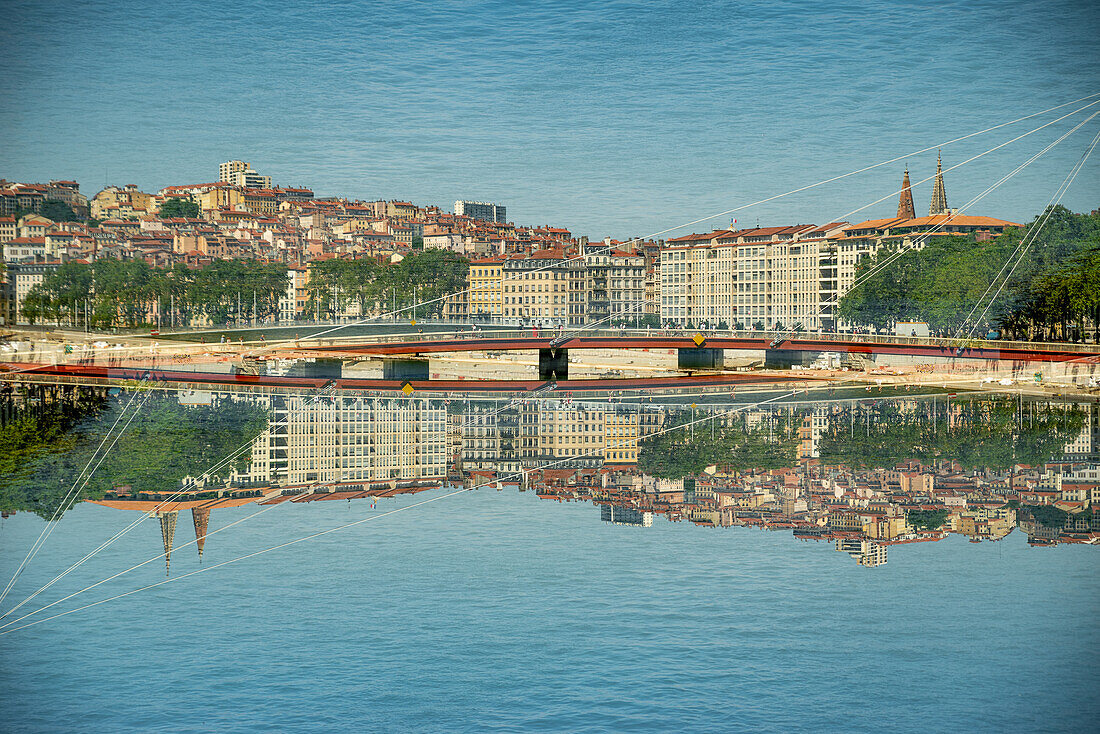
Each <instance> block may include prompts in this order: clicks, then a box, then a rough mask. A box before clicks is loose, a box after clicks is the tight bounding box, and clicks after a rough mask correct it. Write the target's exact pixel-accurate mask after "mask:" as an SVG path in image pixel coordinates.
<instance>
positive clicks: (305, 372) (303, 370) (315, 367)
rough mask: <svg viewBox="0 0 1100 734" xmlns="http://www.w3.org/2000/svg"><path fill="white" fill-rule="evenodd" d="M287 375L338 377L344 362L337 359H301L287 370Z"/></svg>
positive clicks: (340, 374) (342, 369) (342, 370)
mask: <svg viewBox="0 0 1100 734" xmlns="http://www.w3.org/2000/svg"><path fill="white" fill-rule="evenodd" d="M286 374H287V376H288V377H328V378H332V379H339V378H340V377H342V376H343V374H344V362H343V360H339V359H318V360H316V361H314V362H306V361H301V362H298V363H297V364H295V365H294V366H292V367H291V368H290V369H289V370H287V373H286Z"/></svg>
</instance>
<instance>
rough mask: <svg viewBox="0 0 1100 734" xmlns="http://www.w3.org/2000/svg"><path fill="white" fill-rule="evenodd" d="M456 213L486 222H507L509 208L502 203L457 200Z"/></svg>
mask: <svg viewBox="0 0 1100 734" xmlns="http://www.w3.org/2000/svg"><path fill="white" fill-rule="evenodd" d="M455 214H457V215H458V216H460V217H463V216H465V217H470V218H471V219H480V220H482V221H484V222H502V223H503V222H507V221H508V210H507V208H506V207H504V206H502V205H500V204H490V203H488V202H485V201H464V200H463V201H456V202H455Z"/></svg>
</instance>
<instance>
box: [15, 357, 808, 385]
mask: <svg viewBox="0 0 1100 734" xmlns="http://www.w3.org/2000/svg"><path fill="white" fill-rule="evenodd" d="M12 366H17V367H18V368H19V369H20V371H19V372H16V373H9V374H8V375H5V374H4V373H0V379H5V378H6V379H11V380H18V379H31V380H33V379H36V378H43V377H46V378H61V379H70V380H88V381H105V382H127V381H130V382H132V381H142V380H148V381H150V382H153V383H160V384H178V385H209V386H211V387H219V386H224V387H229V386H233V387H249V386H255V387H275V388H290V389H302V390H316V389H320V388H322V387H324V386H325V385H326V384H328V383H329V382H330V381H331V379H330V378H325V377H286V376H277V375H260V376H257V375H243V374H227V373H224V372H201V371H188V370H173V369H170V368H168V369H162V368H158V367H109V366H103V365H81V364H76V365H71V364H70V365H36V364H24V365H12ZM406 382H408V383H409V384H410V385H412V387H413V389H414V390H417V391H427V392H529V391H533V390H537V389H539V388H545V387H547V386H548V384H549V383H548V382H547V381H545V380H479V379H469V380H408V381H405V380H382V379H370V378H357V377H341V378H336V379H335V383H336V384H335V386H336V387H337V388H338V389H341V390H381V391H388V390H393V391H397V390H400V389H401V388H402V387H403V386H404V385H405V383H406ZM779 382H783V383H792V382H807V383H809V382H814V379H813V378H808V377H801V376H795V375H791V376H787V375H774V374H761V373H752V372H742V373H732V374H731V373H721V374H716V373H708V374H696V375H681V376H675V377H639V378H611V379H580V380H559V381H557V383H556V385H557V389H558V390H561V391H585V390H595V391H603V390H646V389H662V388H664V389H675V388H691V387H716V388H717V387H723V386H729V387H735V386H737V385H760V384H770V383H779Z"/></svg>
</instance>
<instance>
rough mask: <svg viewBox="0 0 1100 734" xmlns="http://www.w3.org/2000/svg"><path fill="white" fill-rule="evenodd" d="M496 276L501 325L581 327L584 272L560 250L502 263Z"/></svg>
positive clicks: (582, 321) (582, 264)
mask: <svg viewBox="0 0 1100 734" xmlns="http://www.w3.org/2000/svg"><path fill="white" fill-rule="evenodd" d="M472 269H473V268H472V267H471V270H472ZM500 273H501V299H502V303H501V311H502V315H503V320H504V322H505V323H514V324H536V325H541V326H544V327H552V326H575V325H580V324H583V323H584V320H585V270H584V263H583V262H582V261H580V260H578V259H573V258H570V257H569V256H567V255H566V254H565V252H564V251H563V250H538V251H535V252H532V253H531V254H530V255H529V256H527V257H524V258H509V259H505V260H504V261H503V262H502V263H501V269H500ZM471 285H472V283H471ZM490 292H491V291H490ZM472 294H473V291H472V289H471V295H472ZM473 313H475V312H474V311H473V301H472V300H471V314H473Z"/></svg>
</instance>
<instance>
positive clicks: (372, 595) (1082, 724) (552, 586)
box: [0, 490, 1100, 732]
mask: <svg viewBox="0 0 1100 734" xmlns="http://www.w3.org/2000/svg"><path fill="white" fill-rule="evenodd" d="M438 494H439V492H435V493H422V494H419V495H415V496H412V497H407V496H406V497H397V498H394V499H389V500H380V501H379V503H378V506H377V508H376V509H374V510H372V509H371V508H370V506H369V504H368V503H366V502H352V503H344V502H322V503H310V504H302V505H297V504H284V505H280V506H277V507H275V508H274V509H273V510H272V511H271V512H268V513H266V514H265V515H264V516H262V517H259V518H256V519H255V520H254V521H250V522H246V523H243V524H241V525H240V526H238V527H235V528H232V529H230V530H227V531H226V532H224V533H221V534H217V535H212V536H210V537H208V539H207V543H206V554H205V559H204V561H203V563H204V564H205V566H211V565H213V564H216V563H218V562H220V561H223V560H227V559H229V558H234V557H236V556H238V555H241V554H243V553H247V552H250V551H253V550H258V549H261V548H264V547H268V546H270V545H274V544H276V543H279V542H282V541H285V540H289V539H291V538H296V537H300V536H302V535H306V534H308V533H310V532H311V531H316V530H321V529H325V528H329V527H334V526H336V525H339V524H342V523H345V522H349V521H352V520H355V519H358V518H361V517H366V516H368V515H371V514H378V513H381V512H383V511H386V510H389V509H391V508H394V507H398V506H404V505H406V504H410V503H413V502H418V501H422V500H423V499H425V498H429V497H432V496H438ZM251 511H253V510H252V509H251V508H246V509H244V510H235V511H220V512H215V513H214V514H213V516H212V519H211V525H210V530H211V531H214V530H216V529H217V528H218V527H223V526H224V525H225V524H227V523H228V522H232V521H233V520H236V519H237V518H239V517H241V516H243V514H244V513H247V512H251ZM135 515H136V513H130V512H118V511H112V510H108V509H106V508H102V507H98V506H92V505H83V506H80V507H78V508H77V509H75V510H74V511H73V512H71V513H69V515H67V516H66V520H65V522H64V523H62V524H61V525H60V526H58V528H57V531H56V532H55V533H54V535H53V536H52V538H51V540H50V542H49V543H48V544H47V545H46V546H45V549H44V550H43V552H42V553H41V554H40V555H39V556H38V558H37V559H36V561H35V565H34V568H33V569H32V570H31V571H29V572H28V573H27V574H26V575H25V576H24V578H23V580H22V581H21V583H20V585H19V587H17V589H16V591H23V592H24V593H23V594H17V593H15V594H13V597H15V598H22V596H25V594H26V593H29V591H30V590H32V589H33V588H37V587H38V585H40V584H41V583H43V582H44V581H46V580H48V578H50V577H52V574H53V573H56V571H57V570H58V569H60V568H64V567H65V566H67V565H68V564H69V563H71V562H72V561H74V560H76V559H77V558H79V557H80V555H81V554H83V553H84V552H86V551H87V550H89V549H91V548H92V547H93V546H94V545H95V544H97V543H98V542H99V541H100V540H102V539H103V538H104V537H106V536H107V535H108V534H109V533H111V532H112V531H114V530H117V529H120V528H121V527H122V526H123V525H124V524H126V523H128V522H129V521H130V520H131V518H132V517H134V516H135ZM40 529H41V521H39V520H38V519H36V518H34V517H33V516H30V515H27V514H20V515H16V516H14V517H11V518H8V519H7V520H5V521H4V524H3V531H2V535H0V541H2V548H3V552H2V553H0V572H2V574H3V576H4V578H7V577H8V575H9V574H10V572H11V568H12V565H13V555H14V554H13V553H11V552H10V551H11V549H12V548H13V547H15V548H26V547H27V546H29V544H30V543H31V542H33V538H34V537H35V536H37V534H38V531H39V530H40ZM189 536H190V528H189V527H186V523H184V522H181V523H180V526H179V530H178V532H177V536H176V537H177V541H176V544H177V551H176V552H175V553H174V554H173V559H172V574H173V576H179V575H182V574H184V573H187V572H189V571H192V570H195V569H197V568H199V562H198V559H197V557H196V554H195V551H194V546H191V547H188V548H182V549H181V548H179V547H178V546H179V545H180V543H181V538H182V539H185V540H186V539H189ZM160 540H161V539H160V533H159V528H158V526H157V523H156V521H155V520H146V521H145V522H144V523H143V524H142V525H141V526H139V528H138V529H137V530H136V531H134V532H132V533H130V534H129V535H127V536H125V537H124V538H123V540H122V541H120V542H119V543H118V544H117V545H116V546H114V548H113V549H112V550H111V551H110V552H109V553H106V554H104V556H103V557H102V558H101V557H97V558H95V559H93V560H92V561H90V562H89V563H88V564H87V565H86V566H85V567H83V568H82V569H80V571H79V572H77V573H74V574H73V579H74V581H73V583H72V584H69V583H68V582H69V579H66V580H65V581H63V582H62V583H61V584H59V585H58V587H57V590H58V591H60V589H61V587H62V586H65V587H66V589H75V588H78V587H79V586H82V585H83V584H84V583H86V582H87V580H88V579H98V578H102V577H104V576H106V575H108V573H110V572H113V571H115V570H119V569H121V568H124V567H126V566H128V565H130V564H132V563H134V562H136V561H137V560H144V559H145V558H149V557H152V556H155V555H156V554H157V553H158V552H159V549H160ZM1095 570H1096V558H1095V551H1094V549H1092V548H1086V547H1074V546H1058V547H1056V548H1048V549H1031V548H1028V547H1027V546H1026V544H1025V540H1024V536H1023V534H1022V533H1019V532H1016V533H1013V534H1012V535H1010V536H1009V537H1008V538H1007V539H1006V540H1004V541H1001V542H998V543H982V544H979V545H973V544H968V543H966V542H965V540H964V539H962V538H960V537H958V536H952V537H950V538H948V539H946V540H944V541H941V542H939V543H926V544H917V545H909V546H901V547H897V548H894V549H893V550H892V552H891V556H890V562H889V564H887V565H886V566H882V567H879V568H876V569H866V568H862V567H859V566H857V565H856V564H855V563H853V562H852V560H851V559H850V558H848V556H847V555H845V554H843V553H837V552H835V551H834V550H833V549H832V546H831V544H828V543H813V542H796V541H794V540H793V539H792V537H791V536H790V534H789V533H783V532H765V531H759V530H756V531H754V530H748V529H744V528H725V529H703V528H698V527H696V526H694V525H691V524H690V523H678V524H674V523H668V522H665V521H663V520H660V519H659V520H658V522H657V523H655V524H654V526H653V527H651V528H635V527H619V526H611V525H605V524H603V523H601V522H600V520H599V510H598V508H595V507H593V506H591V505H588V504H580V503H564V504H559V503H557V502H548V501H543V500H539V499H537V498H536V497H535V496H534V495H533V494H532V493H530V492H528V493H526V494H520V493H517V492H515V491H514V490H506V491H503V492H496V491H487V490H480V491H478V492H474V493H466V494H461V495H458V496H455V497H450V498H447V499H442V500H440V501H438V502H435V503H432V504H429V505H425V506H422V507H417V508H413V509H410V510H408V511H405V512H401V513H398V514H395V515H391V516H388V517H384V518H380V519H379V520H377V521H376V522H369V523H365V524H363V525H360V526H358V527H355V528H352V529H349V530H347V531H343V532H341V533H335V534H331V535H327V536H324V537H321V538H318V539H316V540H313V541H309V542H307V543H302V544H300V545H297V546H294V547H292V548H287V549H283V550H279V551H275V552H272V553H270V554H267V555H265V556H260V557H257V558H253V559H250V560H247V561H242V562H241V563H239V564H237V565H232V566H227V567H224V568H220V569H214V570H212V571H210V572H209V573H204V574H202V575H199V576H195V577H193V578H188V579H183V580H180V581H178V582H173V583H171V584H168V585H165V586H164V587H161V588H158V589H154V590H151V591H148V592H143V593H140V594H135V595H133V596H131V597H128V598H126V599H122V600H118V601H115V602H112V603H109V604H105V605H102V606H100V607H97V608H95V609H91V610H87V611H85V612H81V613H78V614H73V615H70V616H68V617H65V618H63V619H58V620H55V621H53V622H50V623H46V624H42V625H40V626H37V627H33V628H29V629H26V630H23V631H21V632H18V633H15V634H12V635H9V636H6V637H3V638H0V645H2V646H3V654H2V655H0V686H2V690H3V691H4V692H5V699H6V701H7V703H6V705H5V713H4V717H3V721H4V727H3V728H4V729H5V730H7V731H44V730H60V731H66V730H72V731H94V730H100V731H173V732H175V731H271V730H279V731H317V730H329V731H340V730H417V731H423V730H440V729H446V730H465V731H484V730H502V731H513V730H531V729H537V730H547V731H550V730H553V731H575V730H588V731H624V730H635V731H649V730H676V729H692V730H702V731H716V730H724V731H761V730H771V731H789V730H792V729H814V730H821V729H824V730H845V731H882V730H893V731H928V730H929V729H932V730H936V729H952V730H973V731H1002V730H1005V729H1009V728H1011V729H1020V730H1032V731H1034V730H1044V731H1085V730H1088V729H1090V728H1092V725H1093V724H1094V723H1095V721H1096V716H1097V715H1098V714H1100V706H1098V700H1097V696H1096V691H1097V690H1098V688H1097V685H1098V684H1100V676H1098V674H1097V670H1096V667H1095V665H1094V664H1093V662H1092V660H1091V651H1092V650H1095V649H1096V646H1097V644H1098V643H1100V629H1098V627H1097V625H1096V624H1095V619H1096V613H1097V611H1098V610H1097V600H1098V599H1100V596H1098V591H1100V588H1098V587H1100V583H1098V581H1097V577H1096V573H1095ZM76 577H79V578H80V579H81V581H80V582H79V583H78V582H77V581H76ZM163 578H164V568H163V565H162V562H161V561H159V560H158V561H156V562H154V563H152V564H150V565H149V566H147V567H145V568H143V569H141V570H139V571H137V572H135V573H133V574H131V575H130V576H127V577H125V578H122V579H119V580H117V581H115V582H112V583H111V584H109V585H105V586H104V587H101V589H99V590H97V591H96V592H92V593H90V594H89V595H88V597H87V598H95V597H96V596H97V595H98V594H99V593H100V592H102V595H103V596H107V595H109V592H113V593H117V592H120V591H124V590H127V589H130V588H135V587H137V586H139V585H141V584H143V583H154V582H156V581H159V580H161V579H163ZM51 593H53V591H51Z"/></svg>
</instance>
